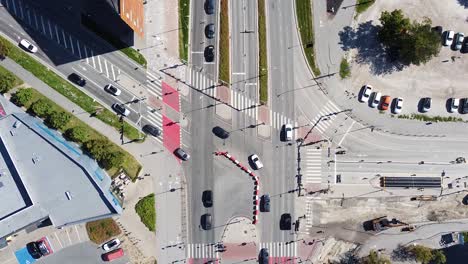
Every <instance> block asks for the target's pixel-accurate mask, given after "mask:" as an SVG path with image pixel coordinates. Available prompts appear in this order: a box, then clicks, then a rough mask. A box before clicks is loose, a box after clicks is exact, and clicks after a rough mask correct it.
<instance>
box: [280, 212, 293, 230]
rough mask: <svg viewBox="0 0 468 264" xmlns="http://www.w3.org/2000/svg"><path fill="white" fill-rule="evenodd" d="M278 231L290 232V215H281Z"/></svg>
mask: <svg viewBox="0 0 468 264" xmlns="http://www.w3.org/2000/svg"><path fill="white" fill-rule="evenodd" d="M280 230H291V214H282V215H281V219H280Z"/></svg>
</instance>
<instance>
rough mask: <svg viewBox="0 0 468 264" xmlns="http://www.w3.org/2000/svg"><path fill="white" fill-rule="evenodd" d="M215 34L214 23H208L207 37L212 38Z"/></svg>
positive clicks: (206, 28)
mask: <svg viewBox="0 0 468 264" xmlns="http://www.w3.org/2000/svg"><path fill="white" fill-rule="evenodd" d="M214 34H215V27H214V24H213V23H210V24H208V25H206V27H205V37H206V38H208V39H212V38H213V37H214Z"/></svg>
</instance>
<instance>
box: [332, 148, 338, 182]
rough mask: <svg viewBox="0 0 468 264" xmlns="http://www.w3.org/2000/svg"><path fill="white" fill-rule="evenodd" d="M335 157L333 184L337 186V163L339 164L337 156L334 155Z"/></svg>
mask: <svg viewBox="0 0 468 264" xmlns="http://www.w3.org/2000/svg"><path fill="white" fill-rule="evenodd" d="M334 156H335V157H334V158H333V160H334V161H335V162H333V163H334V167H335V169H334V172H333V174H334V177H333V183H335V184H336V163H337V160H336V154H334Z"/></svg>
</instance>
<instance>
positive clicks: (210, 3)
mask: <svg viewBox="0 0 468 264" xmlns="http://www.w3.org/2000/svg"><path fill="white" fill-rule="evenodd" d="M214 10H215V0H205V12H206V14H207V15H212V14H214Z"/></svg>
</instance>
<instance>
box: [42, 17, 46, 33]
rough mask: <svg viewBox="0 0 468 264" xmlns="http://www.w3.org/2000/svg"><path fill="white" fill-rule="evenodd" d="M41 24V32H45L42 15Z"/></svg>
mask: <svg viewBox="0 0 468 264" xmlns="http://www.w3.org/2000/svg"><path fill="white" fill-rule="evenodd" d="M41 25H42V32H44V34H46V30H45V26H44V19H43V16H41Z"/></svg>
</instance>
